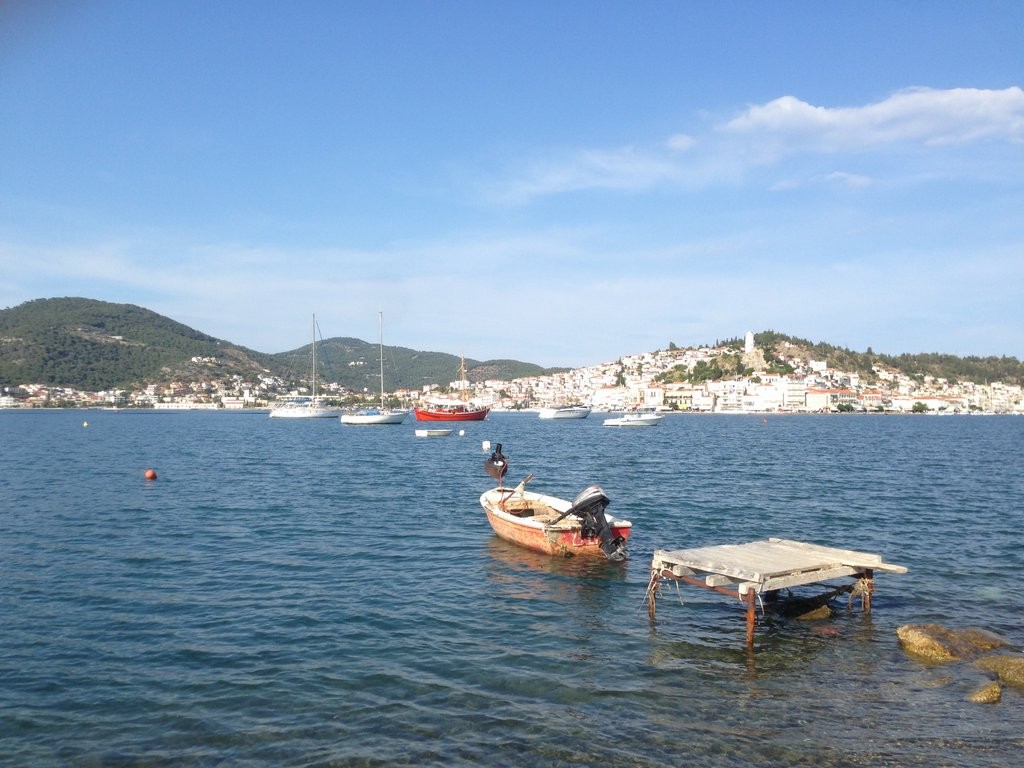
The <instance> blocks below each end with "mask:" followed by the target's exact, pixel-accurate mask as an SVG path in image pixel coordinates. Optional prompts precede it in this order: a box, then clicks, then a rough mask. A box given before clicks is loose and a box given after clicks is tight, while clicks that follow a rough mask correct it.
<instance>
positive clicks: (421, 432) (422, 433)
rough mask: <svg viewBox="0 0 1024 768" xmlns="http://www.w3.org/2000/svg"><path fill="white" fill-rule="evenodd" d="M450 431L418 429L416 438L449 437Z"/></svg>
mask: <svg viewBox="0 0 1024 768" xmlns="http://www.w3.org/2000/svg"><path fill="white" fill-rule="evenodd" d="M451 433H452V431H451V430H450V429H417V430H416V437H448V435H450V434H451Z"/></svg>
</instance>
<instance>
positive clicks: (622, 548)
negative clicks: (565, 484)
mask: <svg viewBox="0 0 1024 768" xmlns="http://www.w3.org/2000/svg"><path fill="white" fill-rule="evenodd" d="M610 503H611V499H609V498H608V497H607V496H605V495H604V491H603V490H602V489H601V486H599V485H589V486H587V487H586V488H584V489H583V490H582V491H580V492H579V494H578V495H577V496H576V498H575V499H573V502H572V514H574V515H576V517H578V518H579V519H580V521H581V528H582V532H583V536H584V537H587V538H594V537H597V538H599V539H600V540H601V551H602V552H604V554H605V557H607V558H608V559H609V560H622V559H623V558H625V556H626V540H625V539H624V538H622V537H621V536H616V535H615V534H613V533H612V527H611V525H610V524H609V523H608V517H607V515H605V513H604V510H605V508H606V507H607V506H608V505H609V504H610Z"/></svg>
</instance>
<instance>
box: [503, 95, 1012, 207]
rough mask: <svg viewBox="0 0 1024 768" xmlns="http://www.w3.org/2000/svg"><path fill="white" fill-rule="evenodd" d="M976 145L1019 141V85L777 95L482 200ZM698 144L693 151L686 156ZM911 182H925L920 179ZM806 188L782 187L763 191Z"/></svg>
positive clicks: (860, 183)
mask: <svg viewBox="0 0 1024 768" xmlns="http://www.w3.org/2000/svg"><path fill="white" fill-rule="evenodd" d="M983 141H992V142H1009V143H1011V144H1014V145H1019V144H1024V90H1022V89H1021V88H1020V87H1017V86H1014V87H1011V88H1005V89H1003V90H985V89H977V88H953V89H948V90H936V89H930V88H913V89H908V90H904V91H899V92H897V93H894V94H892V95H891V96H889V97H888V98H886V99H883V100H882V101H878V102H875V103H871V104H866V105H863V106H859V107H825V106H816V105H813V104H809V103H807V102H805V101H801V100H800V99H798V98H796V97H794V96H782V97H780V98H777V99H774V100H772V101H769V102H767V103H766V104H760V105H755V106H752V107H749V108H748V109H747V110H746V111H744V112H743V113H742V114H740V115H738V116H736V117H734V118H732V119H730V120H727V121H725V122H723V123H720V124H718V125H716V126H713V127H712V128H711V129H710V130H709V131H707V132H706V134H704V135H697V136H694V135H691V134H688V133H677V134H673V135H671V136H669V137H668V138H667V139H666V140H665V141H664V142H663V143H662V144H661V145H660V146H652V147H650V148H646V149H645V148H638V147H635V146H628V147H624V148H619V149H611V150H600V149H588V150H581V151H578V152H576V153H574V154H572V155H570V156H567V157H562V158H557V159H554V160H550V161H547V162H544V163H534V164H533V165H528V166H527V167H526V169H525V170H524V171H523V172H521V173H518V174H517V175H516V176H515V177H514V178H513V179H511V180H510V181H506V182H504V183H503V184H501V185H500V189H499V191H496V192H493V193H492V194H491V195H489V196H490V197H491V198H492V199H497V200H499V201H501V202H503V203H513V204H519V203H526V202H529V201H531V200H533V199H535V198H539V197H544V196H549V195H555V194H563V193H566V192H579V191H584V190H619V191H629V192H635V191H640V190H649V189H654V188H656V187H660V186H665V185H667V184H672V185H676V186H680V187H682V186H688V187H691V188H694V187H709V186H719V185H722V184H726V183H733V182H735V181H737V180H741V179H743V178H746V177H747V175H748V174H749V172H750V171H751V170H752V169H754V168H757V167H765V166H775V165H778V164H779V163H781V162H782V161H784V160H786V159H787V158H806V159H809V160H813V158H815V157H816V156H821V155H841V154H844V153H850V154H853V153H857V154H860V155H863V154H865V153H876V154H877V155H879V156H881V155H883V154H884V153H885V150H887V149H888V148H890V147H904V146H906V145H908V144H910V145H915V146H917V147H919V148H921V149H923V150H924V151H925V152H926V153H929V155H931V156H933V155H936V154H938V153H940V152H942V151H944V150H945V149H948V148H950V147H959V146H965V145H970V144H976V143H979V142H983ZM698 145H699V146H700V148H701V151H700V152H699V153H698V152H694V151H693V149H694V148H695V147H697V146H698ZM1015 151H1016V150H1015ZM833 162H834V161H833ZM893 167H894V166H893ZM965 167H967V168H969V167H970V164H967V166H965ZM801 175H803V176H804V177H805V178H815V179H818V181H819V183H820V180H822V179H824V180H826V181H831V182H841V183H842V185H843V186H845V187H848V188H863V187H864V186H866V185H867V184H869V183H870V182H871V179H869V178H868V177H867V176H865V175H863V174H858V173H852V172H835V173H829V172H828V171H826V170H824V169H820V168H817V169H814V170H813V172H812V173H807V172H806V171H804V172H803V173H802V174H801ZM916 177H917V178H918V179H920V178H924V177H923V176H921V175H919V174H918V175H917V176H916ZM798 178H800V176H799V175H798V176H796V177H794V179H798ZM806 183H807V182H806V181H796V180H788V181H787V180H783V181H777V182H775V183H774V184H772V185H770V188H772V189H783V188H791V187H793V186H803V185H805V184H806Z"/></svg>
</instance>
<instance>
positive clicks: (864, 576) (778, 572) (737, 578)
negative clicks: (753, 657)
mask: <svg viewBox="0 0 1024 768" xmlns="http://www.w3.org/2000/svg"><path fill="white" fill-rule="evenodd" d="M875 571H884V572H887V573H906V572H907V569H906V568H905V567H903V566H902V565H892V564H891V563H884V562H882V557H881V555H875V554H871V553H869V552H857V551H854V550H850V549H836V548H834V547H823V546H821V545H818V544H808V543H806V542H802V541H790V540H788V539H767V540H765V541H754V542H750V543H748V544H723V545H719V546H713V547H698V548H696V549H680V550H660V549H659V550H656V551H655V552H654V557H653V559H652V560H651V581H650V585H649V587H648V590H647V597H648V614H649V615H650V617H651V619H653V618H654V612H655V598H656V593H657V587H658V584H659V582H660V581H661V579H674V580H676V581H682V582H685V583H687V584H692V585H694V586H698V587H703V588H705V589H711V590H714V591H716V592H721V593H723V594H727V595H731V596H734V597H737V598H738V599H740V600H742V601H743V602H744V603H746V605H747V644H748V645H752V644H753V642H754V607H755V596H756V595H758V594H761V593H763V592H773V591H776V590H779V589H786V588H790V587H798V586H802V585H805V584H816V583H819V582H825V581H830V580H832V579H837V578H843V577H847V576H849V577H853V578H854V579H856V580H857V585H856V587H857V588H856V589H855V590H853V591H854V593H855V594H859V595H860V597H861V604H862V607H863V609H864V610H865V611H870V610H871V594H872V592H874V573H875Z"/></svg>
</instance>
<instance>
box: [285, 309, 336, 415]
mask: <svg viewBox="0 0 1024 768" xmlns="http://www.w3.org/2000/svg"><path fill="white" fill-rule="evenodd" d="M310 357H311V358H312V361H313V368H312V369H313V395H312V397H307V396H304V395H299V396H293V397H287V398H284V399H283V400H282V401H281V402H280V403H278V405H276V406H275V407H274V408H272V409H271V411H270V418H272V419H333V418H334V417H335V416H337V415H338V413H339V409H338V408H335V407H334V406H331V405H327V404H326V403H324V402H323V401H322V400H321V399H320V398H319V397H317V394H316V315H313V342H312V346H311V348H310Z"/></svg>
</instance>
